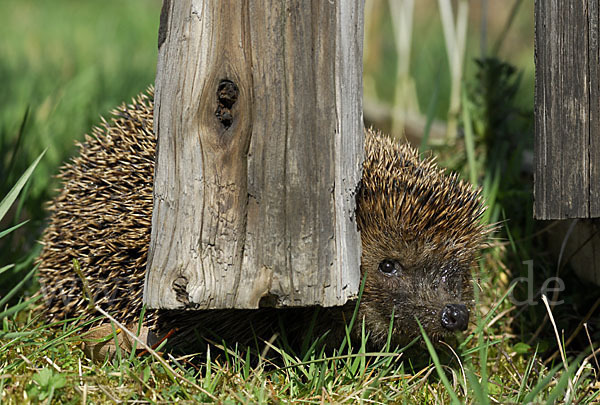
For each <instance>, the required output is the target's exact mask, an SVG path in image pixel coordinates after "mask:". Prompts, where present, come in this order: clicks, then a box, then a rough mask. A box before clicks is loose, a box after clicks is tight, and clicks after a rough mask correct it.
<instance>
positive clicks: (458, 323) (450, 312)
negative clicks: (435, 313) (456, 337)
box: [442, 304, 469, 332]
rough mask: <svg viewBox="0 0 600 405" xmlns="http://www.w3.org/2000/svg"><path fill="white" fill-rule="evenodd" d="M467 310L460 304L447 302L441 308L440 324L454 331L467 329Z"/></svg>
mask: <svg viewBox="0 0 600 405" xmlns="http://www.w3.org/2000/svg"><path fill="white" fill-rule="evenodd" d="M468 323H469V311H468V310H467V307H466V306H465V305H462V304H448V305H446V306H445V307H444V309H442V326H443V327H444V328H446V329H448V330H449V331H452V332H455V331H459V330H465V329H467V324H468Z"/></svg>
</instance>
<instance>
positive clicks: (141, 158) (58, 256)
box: [39, 88, 155, 322]
mask: <svg viewBox="0 0 600 405" xmlns="http://www.w3.org/2000/svg"><path fill="white" fill-rule="evenodd" d="M152 97H153V89H152V88H150V89H149V90H148V92H147V94H141V95H139V96H138V97H137V98H136V99H135V100H133V103H132V104H129V105H121V106H120V107H118V108H117V109H116V110H114V111H113V112H112V115H113V117H112V119H111V120H110V121H109V122H107V121H105V120H104V119H103V120H102V124H101V126H99V127H95V128H94V129H93V131H92V136H86V139H85V142H84V143H82V144H79V145H78V146H79V149H80V150H79V154H78V155H77V156H76V157H74V158H73V159H71V161H70V162H69V163H67V164H66V165H65V166H63V167H62V169H61V173H60V175H59V178H61V180H62V182H63V184H62V188H61V190H60V194H59V195H58V196H57V197H56V198H55V199H54V200H53V201H52V203H51V204H50V206H49V213H50V223H49V225H48V227H47V229H46V231H45V233H44V235H43V239H42V243H43V244H44V248H43V250H42V253H41V256H40V258H39V261H40V263H41V264H40V269H39V279H40V282H41V284H42V289H43V290H42V291H43V293H44V295H45V297H46V300H47V302H48V304H49V305H48V310H49V313H50V315H51V317H56V318H58V319H61V318H65V317H69V316H76V315H79V314H80V312H81V310H82V309H83V308H85V305H86V303H85V301H84V294H83V291H82V288H81V285H82V282H81V280H80V279H79V277H78V276H77V275H76V274H75V272H74V271H73V270H72V268H73V259H77V260H78V261H79V263H80V265H81V270H82V272H83V274H84V275H85V278H86V279H87V281H88V283H89V285H90V290H91V291H92V294H93V295H94V298H95V300H96V302H97V303H98V304H99V305H100V306H102V307H103V308H104V309H108V310H109V312H110V313H112V314H114V315H115V316H117V318H118V319H119V320H121V321H125V322H130V321H135V320H136V317H137V316H138V315H139V309H140V308H141V302H142V292H143V283H144V272H145V268H146V258H147V247H148V245H149V242H150V227H151V219H152V217H151V216H152V184H153V176H154V151H155V140H154V134H153V132H152V120H153V117H152V109H153V102H152Z"/></svg>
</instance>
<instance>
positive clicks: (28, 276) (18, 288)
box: [0, 266, 38, 318]
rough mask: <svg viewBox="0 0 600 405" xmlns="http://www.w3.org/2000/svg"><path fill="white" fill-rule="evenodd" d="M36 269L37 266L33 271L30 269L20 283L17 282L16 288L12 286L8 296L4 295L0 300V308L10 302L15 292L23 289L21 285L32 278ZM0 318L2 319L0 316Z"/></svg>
mask: <svg viewBox="0 0 600 405" xmlns="http://www.w3.org/2000/svg"><path fill="white" fill-rule="evenodd" d="M37 269H38V266H35V267H34V268H33V269H31V271H30V272H29V273H27V275H26V276H25V277H24V278H23V279H22V280H21V281H19V283H18V284H17V285H16V286H14V287H13V288H12V290H10V291H9V292H8V294H6V296H4V297H3V298H2V299H0V308H2V307H3V306H4V305H6V303H7V302H8V300H10V299H11V298H12V297H13V295H15V294H16V293H17V291H19V290H20V289H21V287H23V285H24V284H25V283H26V282H27V281H28V280H29V279H30V278H31V276H33V273H35V272H36V270H37ZM0 318H2V317H1V316H0Z"/></svg>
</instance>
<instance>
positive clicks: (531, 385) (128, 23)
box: [0, 0, 600, 404]
mask: <svg viewBox="0 0 600 405" xmlns="http://www.w3.org/2000/svg"><path fill="white" fill-rule="evenodd" d="M380 4H382V1H380ZM431 4H432V5H433V6H435V5H436V4H437V3H436V2H435V1H432V2H431ZM471 4H474V2H471ZM382 10H383V11H382ZM431 10H435V8H434V7H431ZM431 10H430V9H428V8H427V7H426V6H423V5H422V3H419V2H417V3H416V4H415V16H416V17H415V21H414V29H415V33H416V34H415V33H413V37H414V38H415V39H414V41H420V42H419V46H418V47H417V46H415V45H414V44H413V51H411V52H412V54H411V60H410V75H411V77H412V79H413V80H414V84H415V86H416V94H417V97H418V104H419V105H420V109H421V110H422V111H424V112H425V114H426V121H425V125H424V126H425V129H424V132H425V133H426V134H428V133H429V129H430V127H431V125H432V122H433V121H434V120H435V119H441V118H444V117H445V116H446V113H447V111H448V107H449V94H450V80H451V79H450V74H449V68H448V62H447V57H446V55H445V53H444V52H445V51H444V40H443V35H442V26H441V22H440V19H439V15H437V14H436V13H435V12H433V11H431ZM519 10H520V11H519V14H518V15H517V16H516V17H515V23H514V24H513V28H511V30H516V32H517V33H518V35H521V36H523V32H522V30H523V26H525V25H526V23H527V19H528V18H530V16H529V14H528V12H529V11H527V10H528V9H527V6H522V7H521V8H520V9H519ZM523 10H525V11H523ZM159 11H160V4H159V2H158V1H152V2H149V1H148V0H128V1H127V2H118V1H115V0H110V1H108V0H107V1H104V2H78V1H68V0H54V1H53V2H42V1H32V0H27V1H21V2H6V3H5V4H3V13H1V14H0V34H2V36H3V39H4V41H2V42H1V43H0V54H2V55H3V57H2V58H0V80H1V81H2V95H3V97H0V179H2V180H1V181H0V199H2V202H0V322H1V324H0V402H2V403H15V404H17V403H19V404H20V403H24V402H44V403H86V402H90V403H107V402H118V401H130V402H135V401H138V402H139V401H150V402H172V401H188V402H190V403H191V402H213V401H219V402H232V403H237V402H243V403H263V402H280V401H290V402H305V403H333V402H335V403H343V402H350V403H354V402H363V403H389V402H391V403H463V402H464V403H477V404H485V403H521V402H523V403H530V402H533V403H554V402H557V401H558V402H565V403H593V402H597V401H598V400H599V398H598V395H599V394H598V388H599V386H598V383H597V372H598V369H599V368H600V367H598V364H597V363H596V358H595V357H594V355H593V354H592V353H591V352H592V348H595V347H596V346H597V342H598V341H599V340H600V336H598V332H596V331H598V330H600V328H599V327H598V325H597V324H596V322H594V320H593V319H590V318H589V317H587V316H585V317H584V316H583V315H582V314H581V312H582V311H583V313H585V312H587V309H588V308H590V307H591V305H590V303H591V302H593V301H595V300H596V299H597V296H598V293H597V292H595V291H594V289H593V288H589V286H585V285H584V284H583V283H581V282H580V281H577V280H576V279H570V278H567V277H566V276H565V282H566V283H567V290H566V291H565V295H564V297H561V298H565V304H564V305H562V306H556V307H554V308H550V307H548V308H546V307H545V306H544V305H542V304H538V305H530V306H517V305H516V304H514V303H513V301H511V297H522V296H523V295H524V294H525V293H526V292H527V289H528V286H527V285H525V284H523V283H520V284H515V283H511V281H512V280H513V279H516V278H517V277H519V276H523V275H525V274H526V270H527V267H526V266H525V265H523V264H522V262H523V261H524V260H533V266H534V269H533V270H534V274H535V276H536V284H535V286H532V288H534V287H535V291H537V290H538V288H537V286H538V285H541V281H543V279H544V278H545V277H549V276H550V275H552V276H553V275H554V272H555V266H554V265H553V264H552V263H551V261H550V259H549V258H548V255H547V254H546V253H545V251H544V249H546V248H545V245H544V242H543V240H542V239H541V238H540V237H538V236H535V235H537V234H539V233H540V231H541V228H542V227H543V224H537V223H535V222H534V221H533V220H532V219H531V198H532V197H531V189H530V187H531V179H530V178H528V177H527V176H526V175H525V176H524V175H523V173H522V172H521V165H520V162H521V159H522V156H523V153H524V152H525V151H526V150H528V149H530V148H531V140H530V139H531V138H530V136H531V131H532V128H531V122H532V114H531V110H532V102H533V98H532V94H531V93H532V91H531V89H532V81H533V75H532V71H531V65H530V59H532V58H531V55H530V54H527V52H531V50H529V51H527V52H525V51H523V52H522V51H520V50H519V48H515V47H516V45H514V44H513V43H512V42H511V41H509V40H507V41H505V45H503V46H501V47H500V50H501V52H504V53H505V54H510V55H515V59H513V60H512V63H513V64H517V65H518V66H519V69H518V70H511V69H510V68H509V67H508V65H506V64H502V63H501V62H499V61H498V60H493V59H490V60H485V59H482V60H481V62H480V63H475V62H472V60H473V57H474V56H480V55H474V52H473V51H472V49H473V48H476V47H474V46H467V49H466V53H467V59H466V62H465V69H466V71H465V74H464V77H465V78H466V79H465V82H464V84H463V87H462V89H463V91H462V98H461V116H460V118H461V119H460V123H459V127H460V128H461V131H462V132H461V134H462V136H461V137H459V139H458V140H457V142H456V144H455V145H453V146H452V147H448V146H444V145H442V146H438V147H436V148H435V152H436V154H437V155H439V162H440V164H442V165H444V166H447V167H449V168H451V169H453V170H456V171H459V172H460V173H461V174H462V175H463V177H464V178H466V179H469V180H470V181H471V182H473V183H475V184H479V185H481V186H482V188H483V194H484V196H485V198H486V201H487V202H488V205H489V206H490V209H489V210H488V212H487V214H486V218H485V221H486V222H487V223H497V222H498V221H503V227H502V229H501V230H499V231H498V232H497V234H496V236H497V239H495V240H494V241H492V244H491V246H490V248H489V249H487V250H486V251H485V252H484V253H483V255H482V257H481V260H480V269H479V274H478V275H477V277H476V279H477V288H476V293H477V294H476V300H477V305H476V308H477V309H478V310H477V311H476V312H475V314H474V318H476V319H475V321H474V324H473V325H472V328H471V329H470V332H469V333H467V334H466V335H465V336H463V338H462V342H461V344H459V345H458V346H457V347H456V348H450V347H445V346H442V347H438V348H434V347H433V346H432V345H431V344H427V345H426V347H427V350H428V351H429V353H430V357H429V358H428V359H427V361H425V362H424V364H421V363H419V364H417V363H415V360H414V359H411V358H410V357H409V356H408V355H407V354H406V353H403V352H402V350H401V349H398V348H394V347H390V345H389V344H388V345H386V346H385V347H383V348H382V350H381V351H380V352H376V353H369V352H367V351H366V349H365V344H364V342H363V344H361V345H359V346H357V347H356V346H353V345H351V344H349V343H348V342H347V341H346V342H345V343H343V344H342V345H341V346H340V347H339V348H338V350H336V351H334V352H333V353H325V352H324V351H322V350H321V349H320V348H319V346H318V345H317V344H314V342H312V343H313V344H307V345H306V346H305V347H304V348H303V351H302V355H298V354H295V353H294V352H293V351H291V350H289V348H287V347H286V345H285V344H284V343H282V342H280V341H278V340H276V341H273V342H264V343H262V345H263V346H264V347H266V348H267V349H268V353H269V357H268V358H267V357H261V358H259V359H258V360H257V359H256V358H253V357H251V356H250V351H249V349H247V348H244V347H231V348H223V347H219V346H218V345H209V349H208V350H207V351H206V352H205V353H197V354H188V355H186V356H180V357H174V356H175V355H174V354H173V353H167V354H163V356H160V355H159V354H157V353H156V352H155V351H150V354H145V355H143V356H139V357H138V356H136V355H135V353H134V354H129V353H127V352H126V351H124V350H123V351H122V350H116V355H115V356H114V357H113V358H112V359H111V360H107V361H105V362H103V363H94V362H91V361H89V360H88V359H87V358H86V357H85V355H84V352H83V348H82V335H83V334H84V329H83V328H82V326H81V325H80V324H78V322H77V319H72V320H67V321H64V322H58V323H55V324H51V325H49V324H47V322H46V321H45V319H44V318H43V316H42V311H41V309H42V307H43V303H42V301H41V300H40V299H39V298H38V296H35V295H34V294H35V292H36V291H37V289H38V286H37V285H36V283H35V282H34V281H32V280H35V267H34V266H33V264H32V259H33V258H34V257H35V255H36V254H37V251H38V249H39V247H37V245H36V244H35V239H36V238H37V237H38V235H39V233H40V231H41V229H43V220H44V212H43V208H42V206H43V202H44V201H46V200H48V199H49V198H50V197H51V195H52V194H53V189H54V188H55V187H56V186H57V182H56V180H55V179H53V177H52V176H53V175H54V174H56V173H57V170H58V166H59V165H60V163H61V162H63V161H64V160H65V159H66V158H67V157H68V156H69V155H70V154H71V153H73V140H74V139H76V138H81V137H82V135H83V134H84V133H86V132H89V130H90V128H91V126H92V125H94V124H96V123H97V122H98V121H99V116H100V115H106V114H107V112H108V111H109V110H110V109H111V108H113V107H114V106H115V105H117V104H119V103H120V102H122V101H123V100H128V99H130V98H131V97H132V96H133V95H135V94H137V93H138V92H140V91H141V90H143V89H144V88H145V87H146V86H147V85H148V84H149V83H151V82H152V81H153V78H154V66H155V63H156V62H155V61H156V34H157V24H158V15H159ZM471 11H473V10H471ZM373 13H374V14H377V13H379V14H382V15H384V16H385V14H386V12H385V8H383V9H377V10H375V11H373ZM473 13H474V11H473ZM473 13H472V15H473ZM380 18H383V19H382V20H381V24H380V25H379V26H378V27H380V29H381V32H382V33H383V35H380V36H373V37H371V41H372V42H370V43H368V44H367V45H366V46H367V48H368V52H366V55H365V56H366V58H365V60H366V65H365V72H366V75H367V76H370V77H371V78H372V80H373V83H374V86H373V88H374V90H375V91H374V93H371V94H370V95H367V96H369V97H378V98H379V99H380V100H382V101H383V102H387V103H393V102H394V97H395V92H396V90H397V86H396V83H393V85H391V84H390V83H389V81H390V79H389V78H390V77H392V78H393V77H395V76H396V72H397V71H398V69H397V66H396V65H397V63H396V58H395V56H394V55H395V46H394V43H393V41H392V40H391V38H393V35H392V34H391V33H392V28H391V25H390V24H391V21H390V20H389V19H386V18H384V17H380ZM503 21H504V20H503ZM503 21H501V22H500V23H498V24H496V28H494V24H491V25H490V29H489V30H488V35H489V37H490V38H492V39H493V37H494V33H495V32H496V33H502V35H504V31H503V27H504V22H503ZM494 30H495V31H494ZM530 34H531V33H530ZM477 35H478V33H477V30H475V29H473V24H472V23H471V25H470V28H469V32H468V39H467V43H468V44H469V43H470V44H473V43H477V41H478V36H477ZM507 35H508V36H507V38H509V37H510V35H512V34H511V33H510V32H509V33H508V34H507ZM513 42H514V41H513ZM524 42H527V41H524ZM376 49H378V51H375V50H376ZM377 52H382V54H383V55H387V53H388V52H389V53H391V55H392V56H391V57H389V58H384V57H379V58H375V57H373V54H374V53H377ZM528 55H529V56H528ZM499 56H502V53H500V54H499ZM519 72H524V73H519ZM432 78H434V79H433V80H432ZM507 117H510V119H506V118H507ZM430 148H431V146H430V145H429V144H428V142H427V137H424V141H423V143H422V145H421V149H422V150H423V151H425V150H427V149H430ZM44 150H46V152H45V154H44V155H43V157H41V159H40V155H41V154H42V152H43V151H44ZM20 179H21V180H20ZM539 296H540V295H538V297H539ZM574 315H575V316H574ZM98 316H99V317H103V318H105V319H106V317H107V316H106V315H102V314H100V313H98ZM545 318H548V320H547V321H545V325H544V327H543V328H541V329H540V331H536V329H537V328H538V325H541V324H544V321H543V320H544V319H545ZM582 320H586V321H587V323H586V324H585V325H582V326H581V323H582ZM588 325H589V328H588ZM577 326H581V327H579V328H577ZM563 330H564V332H562V331H563ZM579 330H581V331H583V330H585V332H586V334H585V336H584V334H583V332H581V333H579V335H578V336H576V338H575V339H567V340H565V338H563V336H565V335H566V336H570V334H571V333H570V331H579ZM122 333H124V332H123V328H121V327H119V326H118V325H115V326H114V329H112V328H111V333H110V334H109V335H108V336H106V337H105V339H106V340H111V339H117V338H118V336H119V334H122ZM563 340H564V343H563ZM425 342H427V339H426V338H425ZM554 353H556V355H554ZM552 356H553V357H552ZM551 359H553V360H551Z"/></svg>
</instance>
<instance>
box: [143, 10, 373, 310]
mask: <svg viewBox="0 0 600 405" xmlns="http://www.w3.org/2000/svg"><path fill="white" fill-rule="evenodd" d="M362 27H363V2H362V0H336V1H320V0H318V1H304V0H294V1H280V0H273V1H261V2H255V1H240V0H230V1H202V0H185V1H183V0H181V1H179V0H178V1H170V0H165V1H164V4H163V10H162V13H161V22H160V30H159V56H158V66H157V77H156V95H155V103H156V104H155V113H154V121H155V131H156V133H157V136H158V150H157V161H156V172H155V180H154V211H153V217H152V236H151V245H150V250H149V258H148V267H147V272H146V281H145V288H144V301H145V302H146V303H147V304H148V306H150V307H152V308H190V309H205V308H258V307H259V306H305V305H313V304H319V305H324V306H332V305H341V304H343V303H344V302H346V300H347V299H348V298H350V297H353V296H355V295H356V293H357V291H358V286H359V279H360V274H359V262H360V238H359V234H358V232H357V230H356V225H355V222H354V221H353V216H354V209H355V200H354V193H355V189H356V186H357V184H358V181H359V179H360V173H361V163H362V160H363V137H364V135H363V123H362V80H361V75H362V42H363V33H362V29H363V28H362Z"/></svg>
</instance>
